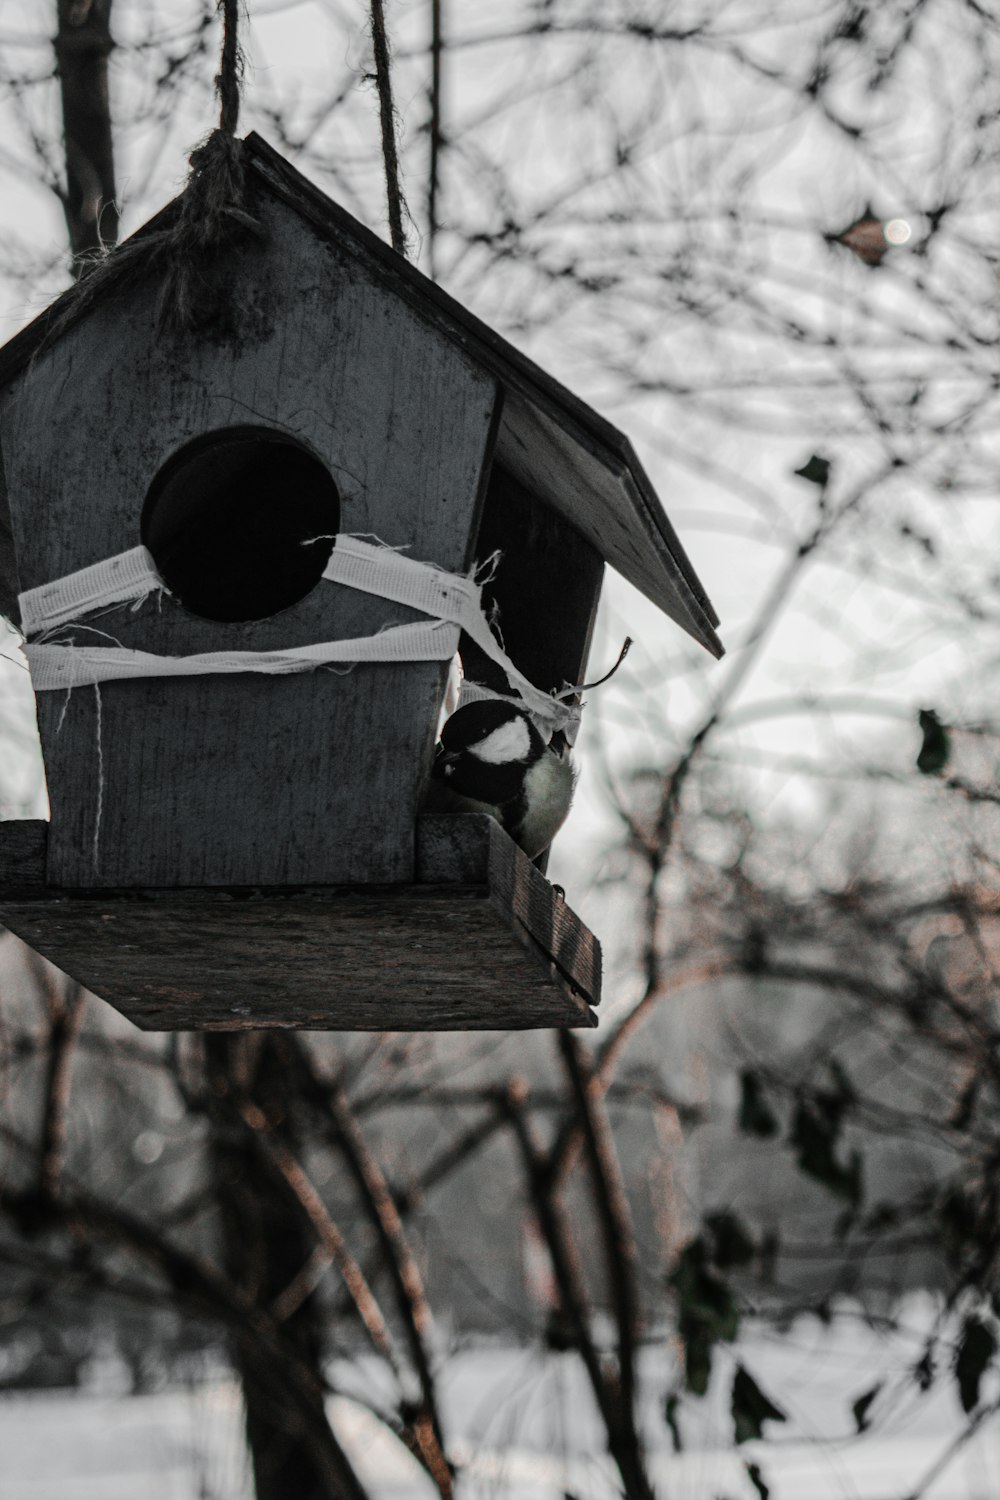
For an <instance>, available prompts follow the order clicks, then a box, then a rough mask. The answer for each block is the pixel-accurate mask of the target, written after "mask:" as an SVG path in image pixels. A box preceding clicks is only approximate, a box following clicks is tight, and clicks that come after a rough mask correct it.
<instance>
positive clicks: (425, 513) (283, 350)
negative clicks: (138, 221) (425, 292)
mask: <svg viewBox="0 0 1000 1500" xmlns="http://www.w3.org/2000/svg"><path fill="white" fill-rule="evenodd" d="M259 212H260V216H261V219H262V221H263V223H264V225H265V227H266V231H267V241H266V243H265V244H263V245H262V244H260V243H259V242H257V241H254V242H252V243H250V244H248V245H247V246H245V247H243V248H242V249H240V250H239V251H238V252H234V254H233V257H232V266H231V274H232V281H233V284H234V286H235V287H237V288H242V289H243V296H244V301H245V306H244V316H245V318H246V319H247V320H248V326H247V328H246V329H245V330H244V337H242V338H241V339H240V340H239V341H238V342H237V343H235V344H226V345H219V344H213V343H207V342H203V343H198V342H197V341H191V340H184V339H180V340H177V339H169V338H163V337H154V335H153V331H152V329H153V304H154V302H155V297H156V288H155V287H153V286H150V287H144V286H141V285H139V286H136V287H131V288H129V289H128V290H120V291H119V293H118V294H116V296H115V297H114V298H113V299H109V300H107V301H100V302H98V303H97V305H96V306H95V308H94V309H93V311H92V312H91V313H90V315H89V316H88V318H87V319H86V320H84V321H83V322H82V323H80V324H79V325H77V326H76V327H75V328H73V329H71V330H70V332H69V333H67V334H66V335H64V336H63V337H62V338H61V339H59V340H58V341H57V342H56V343H55V344H54V345H52V346H51V347H50V348H48V349H43V350H42V351H41V352H40V353H39V354H38V356H37V358H36V360H35V362H34V364H33V365H32V366H31V367H30V369H29V370H27V371H26V372H25V374H24V376H23V379H22V381H21V383H20V385H19V386H17V387H16V388H15V389H14V390H13V392H12V393H9V394H8V396H7V398H6V400H5V401H4V404H3V411H2V424H3V443H4V462H5V466H6V468H7V475H8V482H9V484H10V488H11V493H12V495H15V496H19V497H25V498H24V500H23V502H21V503H15V507H14V509H15V514H14V525H15V539H16V543H17V548H18V560H19V565H20V571H21V582H22V587H24V588H30V587H34V586H35V585H37V584H39V583H42V582H45V581H46V580H47V579H49V578H53V577H58V576H60V575H61V574H64V573H68V572H71V571H73V570H74V569H77V568H80V567H83V566H86V565H88V564H90V563H93V562H95V561H97V560H98V559H100V558H102V557H107V556H111V555H113V554H114V553H117V552H120V551H123V550H125V549H127V548H129V547H131V546H134V545H135V544H136V542H137V541H138V540H139V520H140V514H141V510H142V504H143V500H144V497H145V494H146V491H147V489H148V486H149V484H150V482H151V481H152V479H153V477H154V475H155V474H156V473H157V471H158V470H159V468H160V466H161V465H162V464H163V462H164V461H165V460H166V459H167V458H168V457H169V456H170V455H171V454H172V453H173V452H174V451H176V449H177V448H178V447H180V446H182V445H183V444H184V443H186V442H187V441H189V440H190V439H191V438H192V437H194V436H196V435H198V434H200V433H203V432H205V431H209V430H212V429H215V428H220V427H225V426H231V425H242V424H246V423H248V422H251V423H259V424H263V425H267V426H273V427H275V428H277V429H278V430H280V431H282V432H286V433H288V434H290V435H292V436H294V437H296V438H298V439H299V440H300V441H301V442H303V443H304V444H305V445H306V446H307V447H308V448H310V449H311V450H312V451H313V452H314V453H316V454H317V455H318V456H319V457H320V458H321V459H322V460H323V462H324V463H325V464H326V466H327V467H328V469H329V471H330V473H331V474H332V475H333V476H334V479H335V481H336V483H337V486H338V488H339V491H340V496H341V502H342V523H341V524H342V529H343V530H345V531H349V532H354V533H371V534H374V535H377V536H378V537H380V538H381V539H382V540H384V541H385V542H387V543H389V544H390V545H402V546H406V547H407V548H408V550H409V553H410V555H411V556H414V557H416V558H420V559H426V560H429V561H433V562H436V563H438V564H439V565H441V566H442V567H445V568H448V569H452V570H456V571H462V570H463V569H464V567H465V565H466V561H467V558H468V555H469V553H470V550H471V548H472V546H473V544H474V534H475V524H476V521H477V517H478V510H479V507H480V504H481V499H482V491H483V486H484V481H485V473H486V470H487V468H488V459H489V449H490V444H491V441H492V437H493V434H494V432H495V423H496V407H497V401H498V391H497V386H496V382H495V380H494V378H493V377H492V375H490V374H488V373H484V372H483V371H481V370H480V369H479V368H478V367H477V366H476V365H475V364H474V363H473V362H472V361H471V360H470V359H469V358H468V356H467V355H466V354H465V353H464V352H463V351H462V350H460V349H459V348H458V347H457V346H456V345H455V344H454V342H453V341H452V340H450V339H448V338H446V337H445V336H444V335H443V334H442V333H440V332H437V331H435V330H433V329H430V328H429V327H428V325H427V323H426V322H425V320H423V319H421V318H420V317H418V316H417V315H416V313H415V312H414V311H413V310H412V309H411V308H410V307H409V305H408V304H406V303H405V302H402V301H400V300H399V299H398V298H396V297H394V296H392V295H391V294H390V293H389V292H388V291H387V290H386V289H385V287H384V286H383V285H382V283H381V281H380V280H379V279H378V278H376V277H374V276H372V275H369V274H367V273H366V272H365V269H364V268H363V267H361V266H359V263H358V261H357V259H356V258H354V257H349V256H347V255H346V254H345V253H344V252H343V251H342V250H340V249H338V247H337V246H334V245H331V244H329V243H327V242H319V241H317V239H316V238H315V236H314V235H313V233H312V232H311V231H310V229H309V228H308V226H307V225H305V224H304V223H303V222H302V221H301V219H300V218H299V217H298V216H297V215H296V214H295V213H293V212H292V210H291V209H289V208H288V207H287V206H286V205H285V204H284V203H283V202H279V201H276V200H273V199H271V198H269V197H268V198H263V200H262V201H261V203H260V204H259ZM83 370H86V372H87V376H86V379H82V378H80V376H79V372H80V371H83ZM109 434H113V440H112V439H110V438H109V437H108V435H109ZM94 435H99V436H94ZM91 438H93V441H92V442H91V441H90V439H91ZM95 443H96V444H97V449H96V451H99V454H100V461H99V462H97V461H95V458H94V453H95V446H94V444H95ZM31 496H44V497H45V506H44V511H39V509H38V507H37V506H29V504H28V500H27V497H31ZM415 618H417V616H416V615H415V614H414V613H413V612H412V611H409V610H407V609H405V608H404V607H403V606H398V605H392V604H389V603H388V602H387V601H384V600H381V599H377V598H373V597H371V596H367V595H362V594H359V593H357V592H356V591H353V590H348V589H344V588H341V587H339V586H335V585H332V584H328V583H321V584H318V585H317V587H316V588H315V589H314V590H313V591H312V592H311V593H310V594H309V595H308V596H307V597H306V598H305V599H303V600H302V601H300V602H299V603H298V604H296V605H294V606H293V607H292V608H290V609H287V610H284V611H282V612H281V613H280V614H278V615H276V616H274V617H272V618H271V619H268V620H264V621H260V622H256V623H251V624H224V623H219V622H216V621H209V620H203V619H198V618H196V617H195V616H193V615H190V614H188V613H187V612H186V611H185V610H183V609H182V607H181V606H180V605H179V604H178V603H177V601H175V600H171V599H169V598H165V599H163V600H162V601H160V602H157V601H148V602H147V603H146V604H145V605H144V606H143V607H142V608H141V609H140V610H138V611H137V612H135V613H133V612H132V611H131V610H130V609H129V608H128V607H124V608H122V609H120V610H116V611H114V612H112V613H110V614H106V615H104V616H103V617H102V618H101V620H100V627H99V628H100V629H102V630H104V631H107V632H108V634H109V635H110V636H112V637H113V638H114V639H115V640H117V641H118V642H120V643H121V644H122V645H124V646H129V647H136V648H141V649H145V650H150V651H154V652H159V653H163V654H187V653H194V652H199V651H211V650H226V649H236V650H240V649H257V650H270V649H276V648H279V647H281V646H293V645H302V644H306V643H310V642H315V641H322V640H330V639H336V638H337V637H343V636H351V635H356V634H369V633H373V632H375V631H377V630H379V629H380V628H381V627H382V626H384V625H387V624H392V623H400V622H404V621H407V620H411V619H415ZM95 623H96V622H95ZM79 638H80V639H83V640H88V641H90V642H93V641H94V640H95V639H97V638H96V637H94V636H93V635H92V634H91V633H90V632H87V631H83V632H81V634H80V637H79ZM445 670H446V668H445V666H443V665H439V664H436V663H430V664H427V663H419V664H406V665H404V666H388V665H387V666H383V665H378V666H368V667H358V668H356V669H354V671H352V672H350V673H348V674H340V675H338V674H336V673H333V672H316V673H312V674H303V675H301V676H286V677H281V678H273V677H272V678H263V677H250V676H246V677H226V678H219V677H204V678H186V679H185V678H175V679H170V680H163V679H161V680H157V681H137V682H128V683H113V684H108V685H106V686H104V687H103V688H102V689H101V691H100V694H99V695H98V693H97V692H96V691H95V690H94V689H91V688H86V689H82V690H79V691H77V692H74V693H73V694H72V696H71V698H70V700H69V702H68V704H67V702H66V700H65V697H64V695H62V694H55V693H47V694H40V695H39V715H38V717H39V729H40V734H41V738H42V746H43V754H44V757H45V764H46V774H47V779H48V785H49V792H50V800H51V807H52V827H51V832H50V837H49V853H48V858H49V881H50V883H52V884H55V885H61V886H68V887H73V888H99V889H100V888H114V887H119V886H131V885H135V886H211V885H219V886H234V885H250V886H259V885H264V886H280V885H285V884H288V885H303V884H353V883H364V882H399V881H407V880H410V879H411V878H412V868H413V818H414V815H415V812H416V807H417V802H418V799H419V796H420V793H421V790H422V787H423V784H424V780H425V777H426V773H427V770H428V768H429V764H430V758H431V755H432V753H433V744H434V737H435V729H436V719H437V712H438V705H439V703H440V697H441V693H442V690H443V682H444V673H445ZM64 711H65V717H63V715H64Z"/></svg>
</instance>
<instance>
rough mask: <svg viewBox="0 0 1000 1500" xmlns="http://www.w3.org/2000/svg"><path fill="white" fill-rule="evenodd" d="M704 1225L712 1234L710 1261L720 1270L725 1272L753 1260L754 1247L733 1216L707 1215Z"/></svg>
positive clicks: (722, 1214) (723, 1214)
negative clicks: (731, 1267)
mask: <svg viewBox="0 0 1000 1500" xmlns="http://www.w3.org/2000/svg"><path fill="white" fill-rule="evenodd" d="M705 1225H706V1227H707V1228H708V1229H709V1230H711V1234H712V1260H713V1261H714V1262H715V1264H716V1265H717V1266H718V1267H719V1268H720V1270H723V1271H726V1270H728V1269H729V1267H730V1266H745V1265H748V1264H749V1263H750V1261H752V1260H753V1258H754V1254H755V1250H756V1247H755V1245H754V1242H753V1240H752V1239H751V1238H750V1235H749V1234H748V1232H747V1230H746V1228H745V1226H744V1225H743V1224H742V1223H741V1222H740V1220H739V1219H738V1218H737V1217H736V1215H735V1214H733V1213H729V1212H724V1213H718V1214H709V1215H708V1216H707V1217H706V1219H705Z"/></svg>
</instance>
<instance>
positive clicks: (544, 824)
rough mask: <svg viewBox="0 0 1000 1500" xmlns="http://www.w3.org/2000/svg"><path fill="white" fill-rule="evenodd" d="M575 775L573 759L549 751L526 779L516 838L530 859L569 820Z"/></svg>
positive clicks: (538, 761)
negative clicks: (523, 810)
mask: <svg viewBox="0 0 1000 1500" xmlns="http://www.w3.org/2000/svg"><path fill="white" fill-rule="evenodd" d="M575 780H576V775H575V773H574V770H573V765H572V762H571V761H570V760H569V759H568V758H567V759H566V760H562V759H561V758H560V757H559V756H558V755H556V754H555V752H554V751H553V750H546V752H545V754H544V755H542V756H541V757H540V758H539V759H538V760H536V761H535V763H534V765H533V766H531V767H530V768H529V770H528V773H527V775H526V776H525V778H524V792H525V802H526V808H525V813H524V816H523V818H522V819H521V820H520V822H519V823H518V826H517V828H516V829H514V830H512V832H513V837H514V839H515V840H516V842H517V843H518V844H520V846H521V848H522V849H523V850H524V852H525V854H526V855H527V856H528V858H529V859H535V858H536V857H537V856H538V855H539V854H541V853H542V851H543V850H544V849H547V848H548V847H549V845H550V844H551V842H552V840H553V839H554V838H555V836H556V834H557V833H558V832H559V829H560V828H561V827H562V825H563V823H564V822H565V821H566V814H567V813H568V812H569V806H570V803H571V802H572V800H573V785H574V782H575Z"/></svg>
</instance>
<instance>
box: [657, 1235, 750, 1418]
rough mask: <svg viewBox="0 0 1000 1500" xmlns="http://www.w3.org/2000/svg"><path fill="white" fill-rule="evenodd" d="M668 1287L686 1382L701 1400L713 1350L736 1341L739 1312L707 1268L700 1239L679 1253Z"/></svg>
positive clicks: (704, 1247)
mask: <svg viewBox="0 0 1000 1500" xmlns="http://www.w3.org/2000/svg"><path fill="white" fill-rule="evenodd" d="M670 1285H671V1286H672V1287H673V1288H674V1290H675V1292H676V1293H677V1301H678V1316H677V1329H678V1333H679V1334H680V1337H681V1340H682V1342H683V1344H684V1377H685V1381H686V1384H687V1386H688V1389H689V1390H691V1391H693V1392H694V1393H695V1395H696V1396H703V1395H704V1394H705V1392H706V1391H707V1389H708V1381H709V1377H710V1375H711V1373H712V1349H713V1346H714V1345H715V1344H716V1343H718V1342H719V1341H720V1340H729V1339H733V1338H735V1337H736V1332H737V1329H738V1328H739V1321H740V1319H739V1312H738V1310H737V1307H736V1302H735V1300H734V1298H733V1294H732V1292H731V1291H730V1289H729V1287H728V1286H727V1285H726V1283H725V1282H724V1281H723V1280H722V1279H721V1277H719V1276H717V1275H716V1274H715V1272H714V1271H713V1270H712V1268H711V1266H710V1265H709V1255H708V1247H707V1245H706V1243H705V1240H704V1239H703V1238H702V1237H701V1236H699V1237H698V1238H697V1239H695V1240H692V1241H691V1243H690V1244H689V1245H686V1246H685V1247H684V1249H683V1250H682V1251H681V1254H680V1259H679V1260H678V1262H677V1269H676V1270H675V1271H674V1273H673V1275H672V1276H671V1277H670Z"/></svg>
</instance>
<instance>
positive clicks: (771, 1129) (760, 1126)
mask: <svg viewBox="0 0 1000 1500" xmlns="http://www.w3.org/2000/svg"><path fill="white" fill-rule="evenodd" d="M739 1125H740V1129H741V1130H742V1131H743V1132H744V1134H745V1135H758V1136H760V1137H761V1138H762V1139H766V1138H767V1137H768V1136H772V1135H777V1133H778V1120H777V1117H776V1115H775V1113H774V1111H773V1110H772V1108H771V1106H770V1105H769V1104H768V1102H767V1099H766V1098H765V1097H764V1090H763V1088H762V1087H761V1082H760V1079H759V1078H758V1077H757V1074H756V1073H753V1072H751V1070H750V1069H749V1068H747V1069H746V1070H745V1071H744V1072H743V1073H742V1074H741V1075H740V1115H739Z"/></svg>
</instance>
